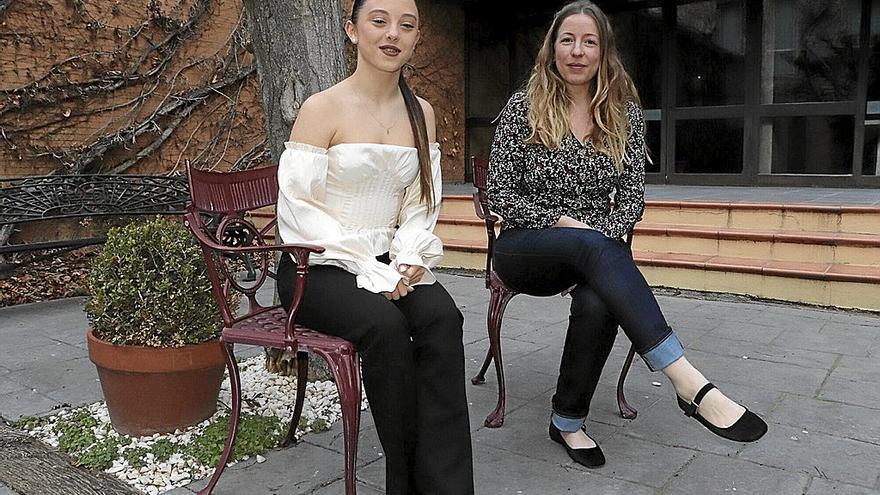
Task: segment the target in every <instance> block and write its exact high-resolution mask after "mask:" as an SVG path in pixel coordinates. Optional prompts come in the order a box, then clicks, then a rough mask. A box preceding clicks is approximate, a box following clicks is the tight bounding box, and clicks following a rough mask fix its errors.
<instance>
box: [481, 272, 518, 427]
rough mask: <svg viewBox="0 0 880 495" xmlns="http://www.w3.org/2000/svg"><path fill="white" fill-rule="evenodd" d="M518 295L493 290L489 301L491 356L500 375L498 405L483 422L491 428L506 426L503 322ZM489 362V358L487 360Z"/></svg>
mask: <svg viewBox="0 0 880 495" xmlns="http://www.w3.org/2000/svg"><path fill="white" fill-rule="evenodd" d="M515 295H516V293H515V292H512V291H510V290H507V289H505V288H493V289H492V296H491V297H490V299H489V315H488V323H489V355H491V356H493V357H494V360H495V372H496V374H497V375H498V404H496V405H495V410H494V411H492V412H491V413H490V414H489V415H488V416H486V420H485V421H484V422H483V424H484V425H486V426H487V427H489V428H498V427H500V426H501V425H503V424H504V406H505V403H506V401H507V396H506V392H505V387H504V363H503V361H502V358H501V320H502V319H503V318H504V310H505V309H506V308H507V303H509V302H510V300H511V299H512V298H513V296H515ZM487 361H488V358H487Z"/></svg>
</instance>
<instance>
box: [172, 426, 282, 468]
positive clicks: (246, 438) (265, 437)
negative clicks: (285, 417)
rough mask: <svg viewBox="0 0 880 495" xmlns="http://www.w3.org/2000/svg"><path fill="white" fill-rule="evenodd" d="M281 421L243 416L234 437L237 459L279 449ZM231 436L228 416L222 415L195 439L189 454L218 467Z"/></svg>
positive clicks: (206, 463) (203, 462) (235, 457)
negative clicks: (275, 447) (225, 445)
mask: <svg viewBox="0 0 880 495" xmlns="http://www.w3.org/2000/svg"><path fill="white" fill-rule="evenodd" d="M281 432H282V424H281V421H280V420H279V419H278V418H276V417H274V416H257V415H253V414H242V415H241V419H240V421H239V423H238V435H236V437H235V446H234V448H233V450H234V454H233V456H234V459H233V460H239V459H242V458H244V457H245V456H254V455H257V454H262V453H264V452H266V451H267V450H269V449H270V448H272V447H274V446H276V445H277V444H278V442H279V440H281V435H282V433H281ZM228 433H229V416H228V415H226V416H222V417H220V418H218V419H217V421H216V422H214V423H213V424H212V425H210V426H208V427H207V428H205V431H204V432H202V434H201V435H199V436H198V437H196V438H195V439H193V441H192V443H190V444H189V446H188V447H187V450H186V453H188V454H189V455H191V456H192V457H193V458H195V459H196V460H197V461H199V462H201V463H202V464H204V465H206V466H213V465H215V464H217V460H218V459H220V454H221V453H223V446H224V444H225V443H226V436H227V434H228Z"/></svg>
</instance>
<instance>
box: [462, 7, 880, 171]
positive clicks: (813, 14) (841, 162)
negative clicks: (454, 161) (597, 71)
mask: <svg viewBox="0 0 880 495" xmlns="http://www.w3.org/2000/svg"><path fill="white" fill-rule="evenodd" d="M542 3H543V4H544V6H543V7H534V6H530V7H528V8H520V9H517V8H510V7H509V5H510V4H509V3H508V2H500V1H468V2H465V15H466V23H467V32H468V44H467V49H466V51H467V58H466V67H467V75H466V81H467V86H466V95H467V104H466V105H467V108H466V114H467V146H468V150H467V151H468V153H469V154H471V155H476V156H485V155H486V154H487V153H488V150H489V146H490V144H491V137H492V131H493V126H492V124H491V122H492V120H493V119H494V117H495V116H496V115H497V113H498V111H499V110H500V109H501V108H502V107H503V105H504V103H505V102H506V99H507V97H508V96H509V95H510V93H512V92H513V91H515V90H516V89H518V88H520V87H522V85H523V84H524V82H525V81H526V79H527V77H528V74H529V71H530V69H531V67H532V64H533V62H534V56H535V54H536V53H537V50H538V47H539V46H540V43H541V41H542V36H543V34H544V32H545V30H546V29H547V27H548V25H549V22H550V19H551V17H552V15H553V12H554V11H555V10H557V9H558V8H559V7H560V6H561V5H563V4H564V3H565V2H562V1H556V0H554V1H551V2H542ZM597 3H599V4H600V5H601V6H602V7H603V9H604V10H605V11H606V12H607V13H608V14H609V16H610V18H611V21H612V25H613V27H614V29H615V34H616V38H617V44H618V47H619V48H620V51H621V54H622V57H623V60H624V63H625V65H626V67H627V69H628V71H629V72H630V74H631V75H632V77H633V79H634V81H635V83H636V86H637V88H638V90H639V93H640V97H641V99H642V104H643V106H644V108H645V116H646V120H647V122H648V135H647V139H648V144H649V148H650V152H651V156H652V157H653V164H650V165H649V168H648V181H649V182H651V183H659V184H663V183H669V184H700V185H789V186H813V187H869V188H878V187H880V147H878V137H880V0H711V1H707V0H697V1H694V0H689V1H675V0H612V1H601V0H600V1H598V2H597ZM532 5H534V4H532Z"/></svg>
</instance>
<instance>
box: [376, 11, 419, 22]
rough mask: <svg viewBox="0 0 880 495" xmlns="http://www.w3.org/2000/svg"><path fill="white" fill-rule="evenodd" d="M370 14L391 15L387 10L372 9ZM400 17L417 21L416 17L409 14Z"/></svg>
mask: <svg viewBox="0 0 880 495" xmlns="http://www.w3.org/2000/svg"><path fill="white" fill-rule="evenodd" d="M370 14H385V15H391V14H390V13H389V12H388V11H387V10H385V9H373V10H371V11H370ZM401 17H412V18H413V19H415V20H418V19H419V18H418V16H416V15H415V14H410V13H406V14H403V15H402V16H401Z"/></svg>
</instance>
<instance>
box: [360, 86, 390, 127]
mask: <svg viewBox="0 0 880 495" xmlns="http://www.w3.org/2000/svg"><path fill="white" fill-rule="evenodd" d="M352 89H353V90H354V94H355V96H357V97H358V100H360V102H361V105H363V107H364V110H366V111H367V115H369V116H370V118H371V119H373V120H375V121H376V123H377V124H379V126H380V127H381V128H383V129H385V134H391V129H393V128H394V126H395V125H397V121H398V120H400V116H397V118H395V119H394V122H392V123H391V125H385V124H384V123H382V121H381V120H379V119H378V118H376V116H375V115H374V114H373V112H371V111H370V109H369V108H368V107H367V101H366V99H365V98H364V97H363V96H361V94H360V92H359V91H358V90H356V89H354V88H352Z"/></svg>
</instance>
